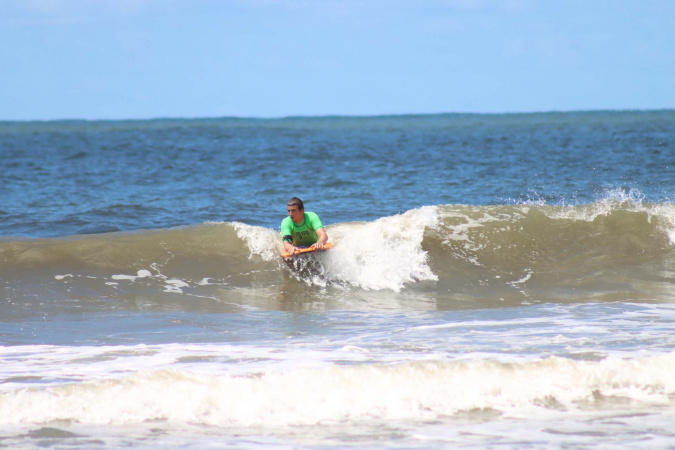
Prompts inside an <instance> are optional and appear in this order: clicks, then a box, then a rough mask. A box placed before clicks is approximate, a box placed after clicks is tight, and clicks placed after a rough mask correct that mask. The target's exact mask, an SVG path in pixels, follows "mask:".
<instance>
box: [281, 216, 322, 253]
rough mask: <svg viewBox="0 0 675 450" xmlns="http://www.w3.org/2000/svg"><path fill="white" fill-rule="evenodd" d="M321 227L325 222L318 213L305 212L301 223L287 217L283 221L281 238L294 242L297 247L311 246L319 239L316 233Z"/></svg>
mask: <svg viewBox="0 0 675 450" xmlns="http://www.w3.org/2000/svg"><path fill="white" fill-rule="evenodd" d="M319 228H323V224H322V223H321V219H319V216H318V215H317V214H316V213H313V212H309V211H307V212H305V213H304V214H303V217H302V222H300V223H295V222H293V220H292V219H291V218H290V217H286V218H285V219H284V220H282V221H281V239H283V240H284V241H288V242H291V243H293V245H294V246H296V247H299V246H304V247H309V246H310V245H312V244H314V243H316V242H317V241H318V240H319V236H317V234H316V230H318V229H319Z"/></svg>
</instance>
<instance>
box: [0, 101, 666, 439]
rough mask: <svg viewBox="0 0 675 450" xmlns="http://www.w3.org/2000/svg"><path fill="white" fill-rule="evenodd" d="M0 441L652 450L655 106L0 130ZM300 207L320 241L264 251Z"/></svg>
mask: <svg viewBox="0 0 675 450" xmlns="http://www.w3.org/2000/svg"><path fill="white" fill-rule="evenodd" d="M0 161H1V162H0V192H1V193H2V203H0V447H9V448H12V447H16V448H78V449H80V448H82V449H88V448H92V449H94V448H102V447H108V448H115V447H133V448H185V449H188V448H194V449H197V448H199V449H201V448H241V449H260V448H279V449H286V448H294V449H297V448H317V449H338V448H339V449H344V448H355V447H358V448H391V449H410V448H431V449H433V448H497V447H498V448H518V449H527V448H532V449H557V448H591V447H596V446H601V447H602V448H637V447H648V448H675V430H674V429H673V426H672V424H673V423H674V421H675V111H671V110H664V111H589V112H551V113H532V114H440V115H414V116H413V115H411V116H378V117H290V118H283V119H246V118H213V119H157V120H135V121H77V120H70V121H47V122H0ZM293 196H298V197H300V198H302V199H303V200H304V202H305V207H306V210H307V211H314V212H316V213H318V214H319V215H320V217H321V219H322V220H323V223H324V225H325V226H326V231H327V233H328V236H329V242H332V243H333V248H332V249H331V250H329V251H325V252H319V253H315V254H310V255H303V256H301V257H298V258H296V259H295V260H293V261H292V262H288V263H287V262H284V261H283V260H282V259H281V258H280V257H279V252H280V250H281V242H280V236H279V224H280V222H281V220H282V219H283V218H284V217H285V215H286V202H287V200H288V199H289V198H290V197H293Z"/></svg>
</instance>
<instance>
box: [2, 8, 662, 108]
mask: <svg viewBox="0 0 675 450" xmlns="http://www.w3.org/2000/svg"><path fill="white" fill-rule="evenodd" d="M0 64H1V67H2V68H1V69H0V120H48V119H71V118H81V119H137V118H156V117H220V116H242V117H282V116H289V115H333V114H338V115H372V114H410V113H415V114H417V113H440V112H530V111H552V110H555V111H565V110H588V109H661V108H675V1H672V0H221V1H217V0H181V1H179V0H0Z"/></svg>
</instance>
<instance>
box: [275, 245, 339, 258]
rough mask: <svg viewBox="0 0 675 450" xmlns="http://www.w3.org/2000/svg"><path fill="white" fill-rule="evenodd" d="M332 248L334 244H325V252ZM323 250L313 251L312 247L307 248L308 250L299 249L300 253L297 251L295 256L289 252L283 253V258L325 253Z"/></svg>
mask: <svg viewBox="0 0 675 450" xmlns="http://www.w3.org/2000/svg"><path fill="white" fill-rule="evenodd" d="M332 246H333V244H324V246H323V250H328V249H329V248H331V247H332ZM323 250H316V249H313V248H311V247H307V248H299V249H298V251H297V252H296V253H295V254H294V255H290V254H289V253H288V252H283V253H282V254H281V257H282V258H290V257H292V256H297V255H301V254H303V253H314V252H321V251H323Z"/></svg>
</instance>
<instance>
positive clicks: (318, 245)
mask: <svg viewBox="0 0 675 450" xmlns="http://www.w3.org/2000/svg"><path fill="white" fill-rule="evenodd" d="M316 235H317V236H318V237H319V240H318V241H317V242H316V243H315V244H312V248H315V249H317V250H323V246H324V244H325V243H326V242H327V241H328V233H326V230H325V229H324V228H319V229H318V230H316Z"/></svg>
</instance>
